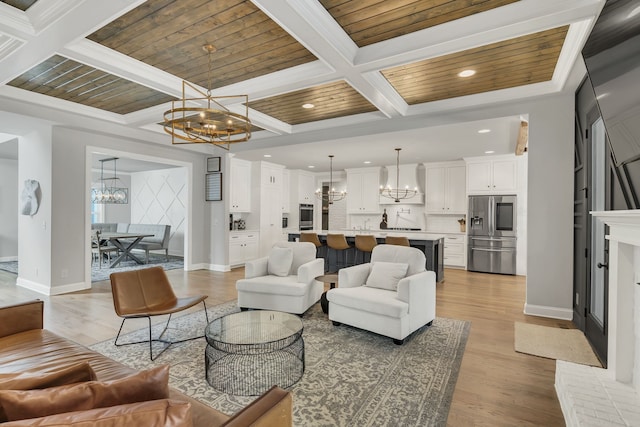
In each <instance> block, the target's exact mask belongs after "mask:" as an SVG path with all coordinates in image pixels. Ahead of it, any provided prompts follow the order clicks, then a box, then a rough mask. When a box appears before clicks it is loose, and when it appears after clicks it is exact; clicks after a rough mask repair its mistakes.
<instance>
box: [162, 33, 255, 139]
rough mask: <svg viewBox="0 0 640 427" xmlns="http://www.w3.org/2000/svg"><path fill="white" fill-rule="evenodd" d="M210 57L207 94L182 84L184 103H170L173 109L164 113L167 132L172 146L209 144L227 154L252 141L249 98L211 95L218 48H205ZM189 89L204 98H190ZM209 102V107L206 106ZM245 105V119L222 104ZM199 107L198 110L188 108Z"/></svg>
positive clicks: (186, 83)
mask: <svg viewBox="0 0 640 427" xmlns="http://www.w3.org/2000/svg"><path fill="white" fill-rule="evenodd" d="M202 49H204V51H205V52H207V54H208V55H209V68H208V72H207V91H206V93H205V92H203V91H202V90H201V89H199V88H197V87H195V86H194V85H192V84H191V83H189V82H187V81H185V80H183V81H182V99H180V100H177V101H171V109H170V110H167V111H165V112H164V131H165V132H167V133H168V134H169V135H171V143H172V144H197V143H209V144H214V145H217V146H219V147H222V148H224V149H226V150H228V149H229V148H230V146H231V144H234V143H236V142H244V141H248V140H249V138H251V120H249V97H248V96H247V95H228V96H215V97H214V96H213V95H211V86H212V74H213V73H212V56H211V55H212V54H213V52H215V50H216V48H215V47H214V46H213V45H210V44H206V45H204V46H202ZM187 87H189V88H191V89H192V90H194V91H196V92H197V93H198V94H200V95H201V96H196V97H192V98H190V97H187V94H186V89H187ZM205 102H206V107H205V106H203V104H204V103H205ZM223 102H227V103H240V104H244V115H242V114H239V113H234V112H232V111H230V110H229V109H228V108H227V107H225V106H224V105H223V104H222V103H223ZM187 105H199V106H197V107H196V106H187Z"/></svg>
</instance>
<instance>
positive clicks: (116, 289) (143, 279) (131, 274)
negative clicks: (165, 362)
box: [110, 267, 209, 360]
mask: <svg viewBox="0 0 640 427" xmlns="http://www.w3.org/2000/svg"><path fill="white" fill-rule="evenodd" d="M110 279H111V293H112V294H113V306H114V308H115V310H116V314H117V315H118V316H120V317H122V324H121V325H120V330H119V331H118V335H117V336H116V339H115V341H114V344H115V345H116V346H122V345H130V344H141V343H145V342H147V341H146V340H144V341H136V342H128V343H118V338H119V337H120V332H122V327H123V326H124V322H125V320H127V319H136V318H141V317H146V318H147V319H148V321H149V341H148V342H149V357H150V358H151V360H155V359H156V358H157V357H158V356H160V355H161V354H162V353H163V352H164V351H165V350H166V349H167V348H169V347H170V346H171V344H176V343H179V342H184V341H189V340H193V339H197V338H201V337H202V336H198V337H192V338H186V339H183V340H179V341H168V340H164V339H162V336H163V335H164V333H165V332H166V331H167V328H168V327H169V322H170V321H171V315H172V314H173V313H177V312H179V311H182V310H186V309H187V308H190V307H193V306H194V305H196V304H199V303H202V304H203V306H204V313H205V317H206V319H207V324H208V323H209V315H208V314H207V305H206V304H205V302H204V300H205V299H207V295H196V296H191V297H184V298H178V297H176V295H175V294H174V293H173V289H172V288H171V283H169V279H168V278H167V275H166V274H165V272H164V269H163V268H162V267H151V268H145V269H143V270H133V271H124V272H121V273H111V275H110ZM166 314H168V315H169V319H168V320H167V324H166V325H165V327H164V329H163V330H162V333H161V334H160V336H158V338H152V337H151V316H162V315H166ZM202 329H203V330H204V328H202ZM154 341H155V342H162V343H165V344H166V346H165V347H164V348H163V349H162V350H161V351H160V352H159V353H158V354H156V355H155V356H154V354H153V342H154Z"/></svg>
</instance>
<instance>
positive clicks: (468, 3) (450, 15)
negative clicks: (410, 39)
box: [320, 0, 518, 47]
mask: <svg viewBox="0 0 640 427" xmlns="http://www.w3.org/2000/svg"><path fill="white" fill-rule="evenodd" d="M516 1H518V0H475V1H474V0H458V1H451V0H427V1H416V0H399V1H384V0H358V1H349V0H320V3H322V5H323V6H324V7H325V8H326V9H327V11H329V13H330V14H331V16H333V18H334V19H335V20H336V21H337V22H338V23H339V24H340V26H341V27H342V29H343V30H344V31H345V32H346V33H347V34H348V35H349V37H351V40H353V41H354V42H355V43H356V44H357V45H358V46H359V47H363V46H368V45H370V44H374V43H377V42H381V41H384V40H389V39H392V38H394V37H398V36H402V35H405V34H409V33H413V32H415V31H418V30H424V29H425V28H429V27H433V26H435V25H439V24H444V23H445V22H450V21H455V20H456V19H460V18H464V17H465V16H469V15H473V14H476V13H480V12H484V11H487V10H490V9H493V8H496V7H500V6H504V5H507V4H509V3H513V2H516Z"/></svg>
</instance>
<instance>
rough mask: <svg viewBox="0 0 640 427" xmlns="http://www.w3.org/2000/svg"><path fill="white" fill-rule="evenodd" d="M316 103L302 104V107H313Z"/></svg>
mask: <svg viewBox="0 0 640 427" xmlns="http://www.w3.org/2000/svg"><path fill="white" fill-rule="evenodd" d="M313 107H315V105H313V104H302V108H313Z"/></svg>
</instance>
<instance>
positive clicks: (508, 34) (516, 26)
mask: <svg viewBox="0 0 640 427" xmlns="http://www.w3.org/2000/svg"><path fill="white" fill-rule="evenodd" d="M602 5H603V0H564V1H557V0H521V1H519V2H516V3H512V4H509V5H506V6H502V7H499V8H496V9H492V10H489V11H486V12H483V13H479V14H475V15H471V16H467V17H465V18H461V19H458V20H455V21H452V22H447V23H444V24H441V25H438V26H435V27H431V28H426V29H424V30H420V31H416V32H414V33H411V34H406V35H404V36H400V37H396V38H393V39H390V40H385V41H382V42H379V43H376V44H373V45H369V46H365V47H363V48H361V49H360V50H359V51H358V54H357V56H356V59H355V66H356V67H357V68H358V70H360V71H362V72H366V71H373V70H383V69H386V68H391V67H395V66H398V65H403V64H408V63H412V62H416V61H421V60H424V59H428V58H435V57H438V56H442V55H447V54H450V53H455V52H460V51H464V50H468V49H473V48H476V47H480V46H485V45H487V44H491V43H496V42H500V41H503V40H508V39H512V38H515V37H519V36H523V35H527V34H532V33H536V32H539V31H544V30H548V29H551V28H556V27H560V26H563V25H567V24H572V23H576V22H580V21H583V20H585V19H590V18H592V17H593V16H594V14H597V13H599V11H600V9H601V8H602Z"/></svg>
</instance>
